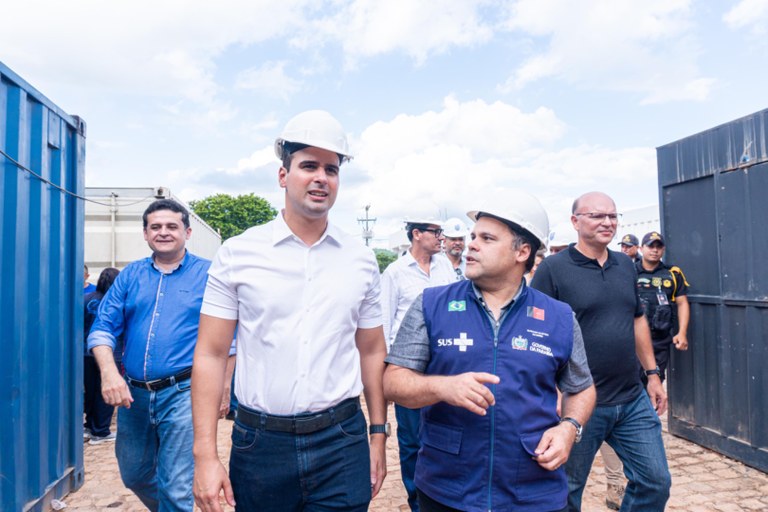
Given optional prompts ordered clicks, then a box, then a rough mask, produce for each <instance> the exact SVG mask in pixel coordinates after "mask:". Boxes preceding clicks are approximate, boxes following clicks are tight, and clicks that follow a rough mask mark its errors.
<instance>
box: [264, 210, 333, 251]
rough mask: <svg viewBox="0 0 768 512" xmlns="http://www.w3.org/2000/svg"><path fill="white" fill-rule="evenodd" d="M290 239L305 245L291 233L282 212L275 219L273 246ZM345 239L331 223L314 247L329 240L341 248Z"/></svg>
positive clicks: (273, 223)
mask: <svg viewBox="0 0 768 512" xmlns="http://www.w3.org/2000/svg"><path fill="white" fill-rule="evenodd" d="M289 238H292V239H293V240H296V241H297V242H300V243H302V244H303V243H304V242H303V241H302V240H301V238H299V237H298V236H296V235H295V234H294V233H293V231H291V228H290V227H288V224H286V222H285V218H283V212H282V211H281V212H280V213H278V214H277V217H275V220H274V221H273V222H272V245H273V246H275V245H278V244H279V243H281V242H283V241H285V240H287V239H289ZM343 239H344V233H343V232H342V231H341V230H340V229H339V228H337V227H336V226H334V225H333V224H331V223H330V221H329V222H328V225H327V226H326V228H325V232H324V233H323V235H322V236H321V237H320V239H319V240H318V241H317V242H315V244H314V245H319V244H321V243H323V242H325V240H328V242H329V243H333V244H335V245H337V246H339V247H341V246H342V245H343V244H342V241H343Z"/></svg>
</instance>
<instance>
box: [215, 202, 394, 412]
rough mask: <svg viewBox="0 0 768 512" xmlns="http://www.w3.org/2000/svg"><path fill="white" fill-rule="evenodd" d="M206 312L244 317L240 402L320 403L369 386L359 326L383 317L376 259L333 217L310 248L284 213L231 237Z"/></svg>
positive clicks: (299, 406)
mask: <svg viewBox="0 0 768 512" xmlns="http://www.w3.org/2000/svg"><path fill="white" fill-rule="evenodd" d="M201 312H202V313H205V314H206V315H210V316H214V317H217V318H225V319H230V320H237V321H238V331H237V365H236V370H235V395H236V396H237V399H238V401H239V402H240V403H242V404H243V405H245V406H247V407H250V408H253V409H257V410H260V411H264V412H266V413H269V414H280V415H289V414H299V413H303V412H317V411H321V410H323V409H327V408H328V407H332V406H334V405H336V404H338V403H339V402H341V401H342V400H345V399H347V398H352V397H356V396H359V395H360V393H361V392H362V390H363V384H362V380H361V370H360V354H359V353H358V350H357V346H356V344H355V332H356V331H357V329H358V328H363V329H366V328H373V327H378V326H380V325H381V324H382V316H381V304H380V299H379V271H378V266H377V263H376V258H375V256H374V254H373V251H371V250H370V249H369V248H367V247H365V245H363V243H362V241H360V240H358V239H357V238H355V237H352V236H350V235H348V234H346V233H344V232H342V231H341V230H339V229H338V228H336V227H335V226H332V225H331V224H328V228H327V229H326V231H325V233H324V234H323V236H322V237H321V238H320V240H318V241H317V242H316V243H315V244H313V245H312V246H307V245H306V244H305V243H304V242H302V241H301V239H299V238H298V237H297V236H296V235H294V234H293V233H292V232H291V230H290V229H289V228H288V226H287V225H286V223H285V221H284V220H283V217H282V215H278V216H277V218H276V219H275V220H273V221H272V222H270V223H268V224H265V225H262V226H256V227H253V228H251V229H249V230H247V231H246V232H245V233H243V234H242V235H239V236H236V237H233V238H230V239H229V240H227V241H226V242H224V244H223V245H222V246H221V248H220V249H219V251H218V253H217V254H216V258H215V259H214V261H213V264H212V265H211V268H210V271H209V277H208V285H207V287H206V290H205V297H204V299H203V306H202V309H201Z"/></svg>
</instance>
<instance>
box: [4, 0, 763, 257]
mask: <svg viewBox="0 0 768 512" xmlns="http://www.w3.org/2000/svg"><path fill="white" fill-rule="evenodd" d="M767 29H768V0H733V1H693V0H689V1H686V0H644V1H641V2H639V1H636V0H581V1H579V2H572V1H567V0H519V1H504V2H500V1H486V0H474V1H471V0H431V1H429V2H418V1H413V0H387V1H379V0H330V1H307V0H281V1H280V2H275V1H272V0H221V1H218V2H210V1H205V2H203V1H199V0H162V1H147V0H132V1H131V2H125V1H117V0H114V1H109V2H105V1H103V0H69V1H67V2H61V1H60V0H25V1H23V2H22V1H18V0H17V1H13V2H11V1H10V0H9V2H7V5H4V6H3V17H2V22H0V61H2V62H3V63H4V64H6V65H7V66H8V67H10V68H11V69H12V70H13V71H15V72H16V73H17V74H19V75H20V76H21V77H22V78H24V79H25V80H26V81H27V82H29V83H30V84H31V85H32V86H33V87H35V88H37V89H38V90H39V91H41V92H42V93H43V94H44V95H45V96H47V97H48V98H49V99H51V100H52V101H53V102H54V103H56V104H57V105H58V106H59V107H61V108H62V109H63V110H64V111H65V112H67V113H69V114H73V115H78V116H80V117H81V118H83V119H84V120H85V122H86V124H87V138H86V186H89V187H155V186H165V187H169V188H170V190H171V191H172V193H173V194H174V195H176V196H178V197H181V198H182V199H184V200H185V201H190V200H193V199H202V198H204V197H206V196H208V195H211V194H214V193H219V192H223V193H228V194H234V195H237V194H243V193H249V192H253V193H255V194H257V195H259V196H262V197H264V198H266V199H267V200H269V201H270V203H272V204H273V205H274V206H275V207H276V208H278V209H279V208H281V207H282V205H283V197H284V196H283V194H284V192H283V190H282V189H280V188H279V187H278V183H277V170H278V168H279V162H278V160H277V158H276V157H275V155H274V151H273V142H274V139H275V138H276V137H277V136H278V135H279V133H280V131H281V129H282V127H283V126H284V125H285V123H286V122H287V121H288V120H289V119H290V118H291V117H293V116H294V115H295V114H297V113H299V112H301V111H304V110H308V109H324V110H328V111H329V112H331V113H332V114H333V115H334V116H335V117H336V118H337V119H338V120H339V121H340V122H341V124H342V125H343V127H344V129H345V131H346V132H347V134H348V138H349V140H350V144H351V149H352V152H353V153H354V155H355V158H354V160H353V161H352V162H351V163H349V164H345V165H344V166H343V167H342V170H341V174H340V176H341V185H340V191H339V196H338V199H337V202H336V205H335V206H334V208H333V211H332V214H331V220H332V221H333V222H335V223H337V224H339V225H340V226H341V227H342V228H343V229H345V230H346V231H348V232H350V233H360V231H361V228H360V225H359V223H358V222H357V219H358V218H359V217H361V216H363V214H364V207H365V206H366V205H370V215H371V216H372V217H375V218H376V219H377V221H376V224H375V225H374V228H373V229H374V236H375V240H374V245H378V246H385V245H386V240H387V238H388V236H389V235H390V234H391V233H393V232H396V231H397V230H399V229H402V226H403V224H402V220H403V219H404V218H406V217H411V218H414V217H435V218H443V219H444V218H446V217H453V216H460V217H462V218H465V217H464V213H465V212H466V211H467V210H475V209H482V206H483V205H484V204H491V203H492V204H496V203H497V202H498V201H499V199H502V200H503V197H504V195H505V194H508V193H509V191H510V190H513V189H522V190H525V191H527V192H530V193H531V194H533V195H535V196H536V197H538V198H539V199H540V200H541V202H542V203H543V204H544V206H545V208H546V209H547V211H548V213H549V217H550V225H552V226H554V225H557V224H561V223H562V222H566V221H567V220H568V216H569V214H570V206H571V203H572V202H573V200H574V198H576V197H577V196H579V195H580V194H582V193H584V192H587V191H591V190H601V191H604V192H606V193H608V194H609V195H611V196H612V197H613V198H614V199H615V201H616V203H617V207H618V209H619V211H627V210H631V209H633V208H638V207H642V206H646V205H650V204H655V203H658V197H659V194H658V182H657V169H656V149H655V148H656V147H658V146H662V145H664V144H667V143H670V142H673V141H675V140H678V139H681V138H684V137H686V136H688V135H692V134H694V133H697V132H700V131H703V130H706V129H709V128H712V127H714V126H717V125H719V124H722V123H725V122H728V121H731V120H733V119H736V118H739V117H742V116H745V115H748V114H751V113H753V112H756V111H758V110H762V109H764V108H766V106H767V105H766V94H765V91H766V84H768V66H766V57H765V55H767V54H768V37H766V30H767ZM193 236H194V235H193Z"/></svg>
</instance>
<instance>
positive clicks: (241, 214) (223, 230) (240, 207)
mask: <svg viewBox="0 0 768 512" xmlns="http://www.w3.org/2000/svg"><path fill="white" fill-rule="evenodd" d="M189 206H190V208H192V211H194V212H195V213H196V214H197V215H199V216H200V218H201V219H203V220H204V221H205V222H207V223H208V224H209V225H210V226H211V227H212V228H213V229H216V230H218V231H219V233H220V234H221V239H222V240H226V239H227V238H232V237H233V236H235V235H239V234H240V233H242V232H243V231H245V230H246V229H248V228H250V227H251V226H258V225H259V224H264V223H265V222H269V221H271V220H272V219H274V218H275V216H276V215H277V210H275V209H274V208H272V205H271V204H269V202H268V201H267V200H266V199H263V198H261V197H259V196H257V195H255V194H253V193H250V194H245V195H241V196H237V197H233V196H231V195H229V194H215V195H212V196H208V197H206V198H204V199H200V200H199V201H190V202H189Z"/></svg>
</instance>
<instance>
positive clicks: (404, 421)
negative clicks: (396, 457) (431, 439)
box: [395, 404, 421, 512]
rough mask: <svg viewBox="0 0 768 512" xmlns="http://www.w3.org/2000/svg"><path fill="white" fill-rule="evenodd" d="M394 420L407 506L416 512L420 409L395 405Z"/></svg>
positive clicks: (417, 503)
mask: <svg viewBox="0 0 768 512" xmlns="http://www.w3.org/2000/svg"><path fill="white" fill-rule="evenodd" d="M395 418H397V444H398V446H399V448H400V474H401V476H402V478H403V485H404V486H405V490H406V492H407V493H408V505H409V506H410V507H411V510H412V511H413V512H418V510H419V501H418V499H417V495H416V484H415V483H414V481H413V479H414V477H415V475H416V459H417V456H418V454H419V448H420V447H421V443H420V442H419V424H420V423H421V409H408V408H407V407H403V406H402V405H398V404H395Z"/></svg>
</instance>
